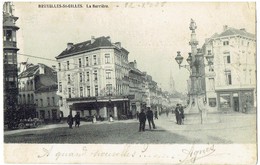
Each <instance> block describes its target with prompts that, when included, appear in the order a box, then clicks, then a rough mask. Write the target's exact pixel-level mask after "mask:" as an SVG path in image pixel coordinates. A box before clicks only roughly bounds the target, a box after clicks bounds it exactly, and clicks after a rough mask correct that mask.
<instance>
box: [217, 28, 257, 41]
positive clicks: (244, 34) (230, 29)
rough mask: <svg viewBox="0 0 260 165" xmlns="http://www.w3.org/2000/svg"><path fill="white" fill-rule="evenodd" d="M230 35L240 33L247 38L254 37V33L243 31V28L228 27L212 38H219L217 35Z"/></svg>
mask: <svg viewBox="0 0 260 165" xmlns="http://www.w3.org/2000/svg"><path fill="white" fill-rule="evenodd" d="M232 35H240V36H243V37H247V38H252V39H255V38H256V36H255V34H252V33H248V32H247V31H245V29H241V30H240V29H235V28H228V29H227V30H225V31H224V32H222V33H220V34H219V35H218V36H216V37H214V38H219V37H225V36H232Z"/></svg>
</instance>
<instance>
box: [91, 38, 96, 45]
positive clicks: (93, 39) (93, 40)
mask: <svg viewBox="0 0 260 165" xmlns="http://www.w3.org/2000/svg"><path fill="white" fill-rule="evenodd" d="M94 42H95V36H91V44H93V43H94Z"/></svg>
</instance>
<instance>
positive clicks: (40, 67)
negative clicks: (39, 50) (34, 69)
mask: <svg viewBox="0 0 260 165" xmlns="http://www.w3.org/2000/svg"><path fill="white" fill-rule="evenodd" d="M39 74H45V73H44V66H43V65H41V64H39Z"/></svg>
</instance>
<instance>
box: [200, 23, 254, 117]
mask: <svg viewBox="0 0 260 165" xmlns="http://www.w3.org/2000/svg"><path fill="white" fill-rule="evenodd" d="M204 47H205V50H204V52H205V53H207V52H211V53H213V55H214V62H213V67H212V68H209V67H205V72H206V75H207V76H206V86H207V88H206V89H207V90H206V97H207V101H208V105H209V106H210V107H216V108H217V109H218V110H219V111H235V112H250V111H251V112H254V111H255V108H256V37H255V35H254V34H252V33H249V32H247V31H246V30H245V29H244V28H242V29H235V28H232V27H228V26H226V25H225V26H224V27H223V32H221V33H220V34H214V35H213V36H212V37H211V38H209V39H207V40H206V43H205V45H204ZM253 110H254V111H253Z"/></svg>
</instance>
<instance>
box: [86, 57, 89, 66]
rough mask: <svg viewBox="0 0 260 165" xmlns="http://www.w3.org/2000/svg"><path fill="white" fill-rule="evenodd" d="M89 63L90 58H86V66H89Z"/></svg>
mask: <svg viewBox="0 0 260 165" xmlns="http://www.w3.org/2000/svg"><path fill="white" fill-rule="evenodd" d="M88 64H89V61H88V57H86V66H88Z"/></svg>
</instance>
